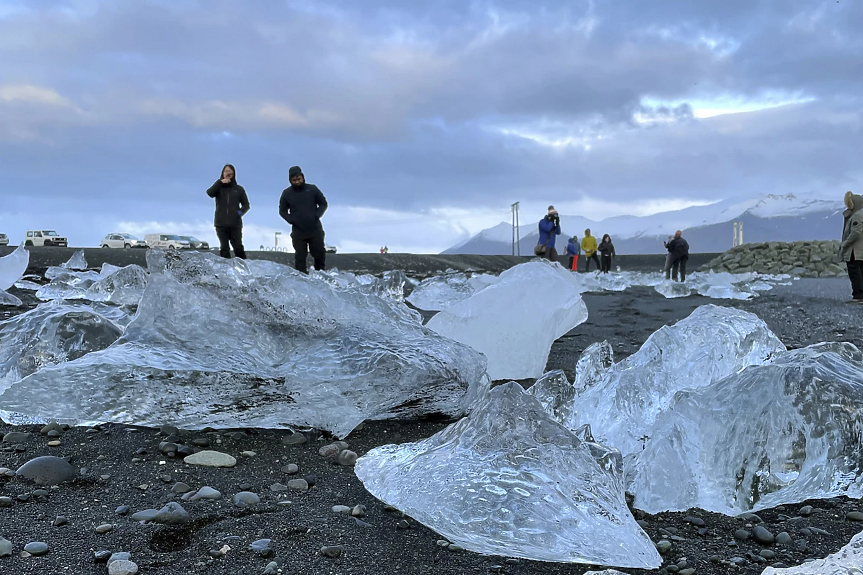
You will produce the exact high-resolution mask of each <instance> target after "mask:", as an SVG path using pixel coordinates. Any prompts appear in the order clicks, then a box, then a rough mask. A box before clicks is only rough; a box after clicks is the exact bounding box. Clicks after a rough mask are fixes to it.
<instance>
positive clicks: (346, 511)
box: [333, 505, 351, 515]
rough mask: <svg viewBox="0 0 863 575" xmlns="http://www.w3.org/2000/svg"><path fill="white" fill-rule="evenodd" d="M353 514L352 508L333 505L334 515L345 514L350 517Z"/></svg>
mask: <svg viewBox="0 0 863 575" xmlns="http://www.w3.org/2000/svg"><path fill="white" fill-rule="evenodd" d="M350 512H351V508H350V507H348V506H347V505H333V513H343V514H345V515H348V514H349V513H350Z"/></svg>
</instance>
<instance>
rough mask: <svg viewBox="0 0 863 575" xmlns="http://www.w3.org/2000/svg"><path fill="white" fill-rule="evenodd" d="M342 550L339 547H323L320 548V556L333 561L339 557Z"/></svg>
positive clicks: (342, 548)
mask: <svg viewBox="0 0 863 575" xmlns="http://www.w3.org/2000/svg"><path fill="white" fill-rule="evenodd" d="M344 550H345V549H344V547H342V546H341V545H324V546H323V547H321V555H323V556H324V557H331V558H333V559H335V558H336V557H340V556H341V554H342V553H343V552H344Z"/></svg>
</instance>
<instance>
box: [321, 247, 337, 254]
mask: <svg viewBox="0 0 863 575" xmlns="http://www.w3.org/2000/svg"><path fill="white" fill-rule="evenodd" d="M324 251H325V252H327V253H328V254H334V253H336V246H324Z"/></svg>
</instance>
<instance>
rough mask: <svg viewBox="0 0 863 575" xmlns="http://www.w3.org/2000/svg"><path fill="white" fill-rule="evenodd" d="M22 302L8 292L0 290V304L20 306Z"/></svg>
mask: <svg viewBox="0 0 863 575" xmlns="http://www.w3.org/2000/svg"><path fill="white" fill-rule="evenodd" d="M22 305H24V302H23V301H21V300H20V299H18V298H17V297H15V296H14V295H12V294H11V293H9V292H6V291H3V290H0V306H9V307H20V306H22Z"/></svg>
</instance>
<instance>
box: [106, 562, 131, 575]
mask: <svg viewBox="0 0 863 575" xmlns="http://www.w3.org/2000/svg"><path fill="white" fill-rule="evenodd" d="M137 572H138V565H137V564H136V563H134V562H133V561H125V560H124V561H114V562H112V563H109V564H108V575H135V574H136V573H137Z"/></svg>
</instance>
